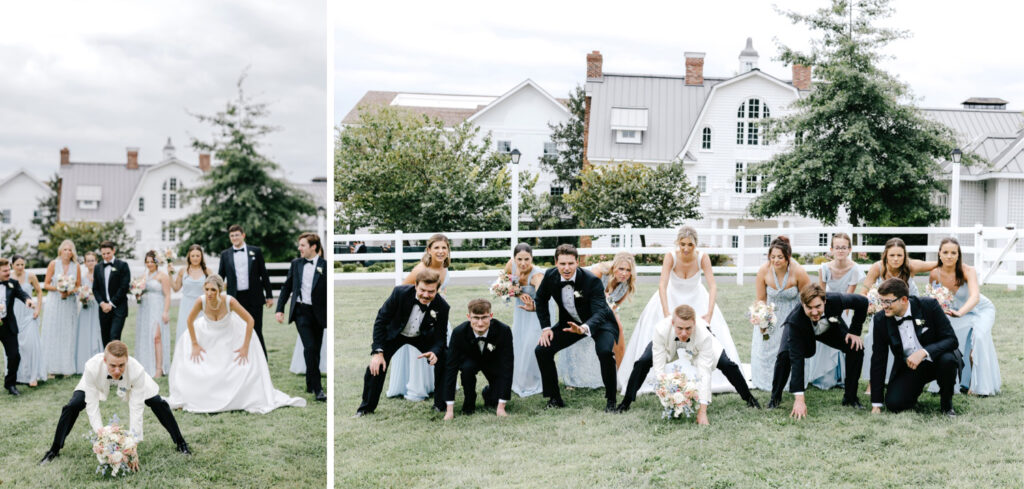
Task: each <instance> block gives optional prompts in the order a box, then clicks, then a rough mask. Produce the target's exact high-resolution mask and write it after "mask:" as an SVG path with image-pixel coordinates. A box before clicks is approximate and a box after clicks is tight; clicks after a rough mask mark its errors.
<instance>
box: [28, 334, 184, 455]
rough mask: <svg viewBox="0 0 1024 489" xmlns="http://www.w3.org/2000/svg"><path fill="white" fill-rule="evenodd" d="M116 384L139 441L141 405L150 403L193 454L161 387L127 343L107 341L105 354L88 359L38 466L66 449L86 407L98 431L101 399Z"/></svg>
mask: <svg viewBox="0 0 1024 489" xmlns="http://www.w3.org/2000/svg"><path fill="white" fill-rule="evenodd" d="M111 387H113V388H114V389H115V392H117V397H120V398H122V399H124V400H125V401H127V402H128V426H129V429H130V430H131V431H132V432H133V433H135V436H136V437H137V441H140V442H141V441H142V435H143V431H142V410H143V409H142V407H143V406H149V408H150V409H152V410H153V414H154V415H155V416H156V419H157V420H158V421H160V424H161V425H163V427H164V429H166V430H167V433H169V434H170V435H171V440H173V441H174V444H175V445H176V446H177V448H178V451H179V452H181V453H183V454H185V455H191V454H192V452H191V451H190V450H189V448H188V443H185V438H183V437H182V436H181V430H180V429H178V423H177V421H175V420H174V414H172V413H171V408H170V406H168V405H167V401H165V400H164V399H163V398H162V397H160V387H159V386H157V385H156V382H154V381H153V378H152V377H150V376H149V374H147V373H146V370H145V369H144V368H142V364H140V363H139V362H138V360H136V359H134V358H132V357H130V356H128V345H125V344H124V343H122V342H120V341H118V340H112V341H111V342H110V343H107V347H106V348H105V349H104V351H103V353H97V354H96V355H94V356H93V357H92V358H90V359H89V360H87V361H86V362H85V369H84V371H83V372H82V378H81V380H79V381H78V385H77V386H76V387H75V392H74V393H72V394H71V400H70V401H68V403H67V404H66V405H65V406H64V409H62V410H61V413H60V421H58V422H57V432H56V433H54V435H53V444H52V445H50V449H49V450H47V451H46V454H45V455H43V459H42V460H40V461H39V465H45V464H47V463H49V462H50V461H51V460H53V459H55V458H57V456H58V455H59V454H60V449H61V448H64V439H65V438H67V436H68V434H69V433H71V428H74V426H75V421H76V420H78V414H79V413H81V412H82V410H83V409H84V410H85V413H86V415H88V416H89V424H90V425H91V426H92V430H93V431H96V430H99V429H100V428H102V427H104V426H105V424H104V423H103V416H102V415H101V414H100V402H102V401H106V400H107V394H108V393H109V392H110V388H111Z"/></svg>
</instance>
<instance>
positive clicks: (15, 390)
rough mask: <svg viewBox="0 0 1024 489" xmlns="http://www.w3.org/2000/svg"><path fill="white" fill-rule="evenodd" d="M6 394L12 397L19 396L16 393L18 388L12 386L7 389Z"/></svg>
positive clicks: (18, 393)
mask: <svg viewBox="0 0 1024 489" xmlns="http://www.w3.org/2000/svg"><path fill="white" fill-rule="evenodd" d="M7 392H10V393H11V395H12V396H20V395H21V393H20V392H18V387H17V386H13V385H12V386H10V387H8V388H7Z"/></svg>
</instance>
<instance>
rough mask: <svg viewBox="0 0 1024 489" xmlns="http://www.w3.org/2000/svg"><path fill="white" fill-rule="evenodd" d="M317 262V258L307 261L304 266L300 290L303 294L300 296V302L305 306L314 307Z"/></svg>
mask: <svg viewBox="0 0 1024 489" xmlns="http://www.w3.org/2000/svg"><path fill="white" fill-rule="evenodd" d="M303 259H304V260H305V258H303ZM316 261H317V260H316V258H314V259H313V261H309V260H306V263H305V264H304V265H302V284H301V286H300V288H299V290H300V291H301V292H302V293H301V294H299V298H298V302H301V303H303V304H309V305H313V270H314V269H315V268H316V265H314V264H315V263H316Z"/></svg>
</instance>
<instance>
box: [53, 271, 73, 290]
mask: <svg viewBox="0 0 1024 489" xmlns="http://www.w3.org/2000/svg"><path fill="white" fill-rule="evenodd" d="M56 287H57V292H62V293H71V292H74V290H75V278H74V277H72V276H70V275H61V276H60V278H59V279H57V285H56Z"/></svg>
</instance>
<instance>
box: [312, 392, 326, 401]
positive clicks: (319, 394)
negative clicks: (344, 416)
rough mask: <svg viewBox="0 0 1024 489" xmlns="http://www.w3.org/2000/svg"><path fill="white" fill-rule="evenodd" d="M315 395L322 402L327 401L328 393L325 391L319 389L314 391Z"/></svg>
mask: <svg viewBox="0 0 1024 489" xmlns="http://www.w3.org/2000/svg"><path fill="white" fill-rule="evenodd" d="M314 395H315V397H316V400H318V401H320V402H327V394H326V393H325V392H324V391H320V390H318V391H316V392H315V393H314Z"/></svg>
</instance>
